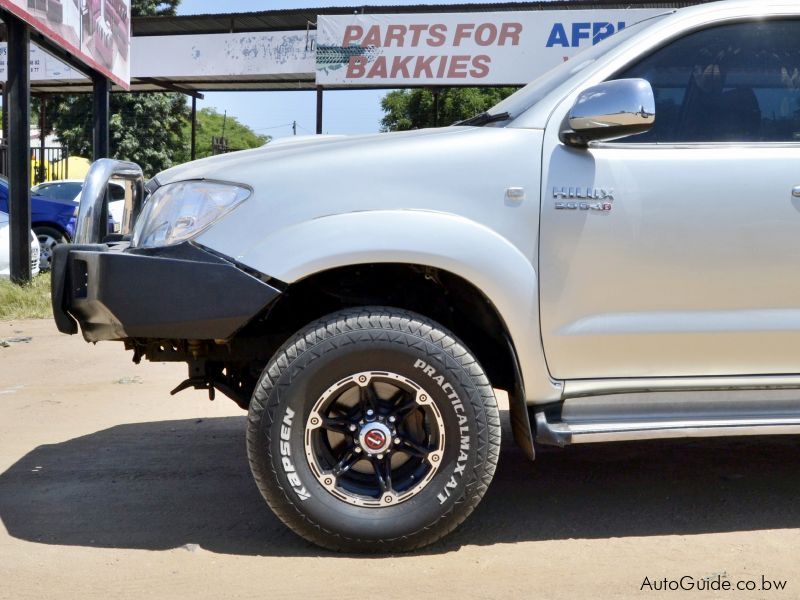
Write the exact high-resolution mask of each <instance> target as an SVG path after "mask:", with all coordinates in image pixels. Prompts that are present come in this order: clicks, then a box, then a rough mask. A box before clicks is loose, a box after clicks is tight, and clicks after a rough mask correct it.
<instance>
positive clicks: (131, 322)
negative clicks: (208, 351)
mask: <svg viewBox="0 0 800 600" xmlns="http://www.w3.org/2000/svg"><path fill="white" fill-rule="evenodd" d="M51 277H52V292H51V294H52V303H53V316H54V318H55V321H56V325H57V326H58V329H59V331H61V332H63V333H69V334H75V333H78V324H80V328H81V330H82V332H83V337H84V338H85V339H86V341H89V342H97V341H101V340H122V339H126V338H159V339H193V340H201V339H229V338H231V337H232V336H233V335H234V334H235V333H236V332H237V331H238V330H239V329H241V328H242V327H243V326H244V325H246V324H247V323H248V322H249V321H250V320H251V319H253V318H254V317H255V316H257V315H259V314H260V313H261V312H262V311H264V310H265V309H267V308H268V307H269V306H270V305H271V304H272V303H273V302H274V301H275V300H276V299H277V297H278V296H279V295H280V293H281V292H280V290H279V289H278V288H277V287H275V286H274V285H270V284H269V283H266V282H265V281H262V280H261V279H259V278H257V277H255V276H254V275H251V274H250V273H247V272H245V271H244V270H242V269H241V268H239V267H237V266H236V265H235V264H233V263H232V262H231V261H228V260H225V259H224V258H221V257H219V256H217V255H215V254H212V253H211V252H209V251H207V250H205V249H203V248H201V247H199V246H197V245H195V244H192V243H184V244H180V245H178V246H172V247H166V248H156V249H152V250H147V251H145V250H129V249H127V244H118V245H108V244H87V245H69V244H62V245H58V246H56V247H55V251H54V254H53V263H52V272H51Z"/></svg>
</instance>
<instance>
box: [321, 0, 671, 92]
mask: <svg viewBox="0 0 800 600" xmlns="http://www.w3.org/2000/svg"><path fill="white" fill-rule="evenodd" d="M664 12H665V11H664V9H663V8H661V9H609V10H580V11H577V10H552V11H551V10H546V11H510V12H485V13H483V12H472V13H439V14H397V15H393V14H374V15H364V14H355V15H336V16H324V15H320V16H319V17H318V19H317V65H316V67H317V84H318V85H324V86H331V87H336V86H375V87H391V86H406V85H408V86H419V85H426V84H435V85H522V84H525V83H528V82H529V81H532V80H533V79H535V78H536V77H538V76H539V75H541V74H542V73H544V72H546V71H548V70H550V69H551V68H553V67H555V66H556V65H557V64H559V63H560V62H563V61H564V60H567V59H569V58H570V57H572V56H574V55H575V54H577V53H578V52H579V51H580V50H581V49H583V48H586V47H588V46H591V45H593V44H596V43H598V42H599V41H601V40H603V39H605V38H607V37H608V36H610V35H612V34H614V33H615V32H617V31H619V30H620V29H624V28H625V27H626V26H627V25H631V24H633V23H636V22H638V21H641V20H642V19H646V18H647V17H651V16H654V15H657V14H662V13H664Z"/></svg>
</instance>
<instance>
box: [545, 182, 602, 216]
mask: <svg viewBox="0 0 800 600" xmlns="http://www.w3.org/2000/svg"><path fill="white" fill-rule="evenodd" d="M553 198H555V199H556V203H555V207H556V209H557V210H599V211H605V212H607V211H610V210H611V209H612V208H613V204H612V201H613V200H614V190H606V189H603V188H588V187H587V188H583V187H554V188H553Z"/></svg>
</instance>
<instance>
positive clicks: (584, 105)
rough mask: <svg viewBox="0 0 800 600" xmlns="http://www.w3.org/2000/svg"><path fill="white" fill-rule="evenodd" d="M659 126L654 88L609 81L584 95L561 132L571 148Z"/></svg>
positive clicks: (641, 83)
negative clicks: (657, 124) (655, 124)
mask: <svg viewBox="0 0 800 600" xmlns="http://www.w3.org/2000/svg"><path fill="white" fill-rule="evenodd" d="M655 122H656V102H655V97H654V96H653V88H652V87H650V83H649V82H648V81H646V80H644V79H617V80H616V81H606V82H605V83H601V84H600V85H596V86H594V87H590V88H588V89H586V90H584V91H583V92H581V94H580V96H578V99H577V100H576V101H575V104H574V105H573V106H572V108H571V109H570V111H569V114H568V115H567V118H566V120H565V123H564V124H563V125H562V127H561V131H560V132H559V136H558V137H559V139H560V140H561V141H562V142H563V143H565V144H567V145H570V146H580V147H585V146H586V145H587V144H588V143H589V142H593V141H599V140H613V139H617V138H621V137H625V136H628V135H634V134H637V133H644V132H645V131H647V130H648V129H650V128H651V127H652V126H653V124H654V123H655Z"/></svg>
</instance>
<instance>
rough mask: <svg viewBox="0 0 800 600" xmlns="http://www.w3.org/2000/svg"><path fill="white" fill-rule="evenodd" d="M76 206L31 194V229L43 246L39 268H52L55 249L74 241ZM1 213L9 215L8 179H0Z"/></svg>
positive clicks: (68, 202)
mask: <svg viewBox="0 0 800 600" xmlns="http://www.w3.org/2000/svg"><path fill="white" fill-rule="evenodd" d="M75 208H76V204H75V202H74V201H73V200H58V199H55V198H47V197H45V196H40V195H38V194H31V227H32V228H33V232H34V233H35V234H36V237H37V238H38V240H39V245H40V246H41V253H40V255H39V266H40V267H41V269H42V270H43V271H47V270H48V269H49V268H50V259H51V257H52V255H53V247H54V246H55V245H56V244H62V243H65V242H69V241H71V240H72V236H73V235H74V234H75V217H76V216H77V213H76V210H75ZM0 211H2V212H5V213H8V179H6V178H5V177H0Z"/></svg>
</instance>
